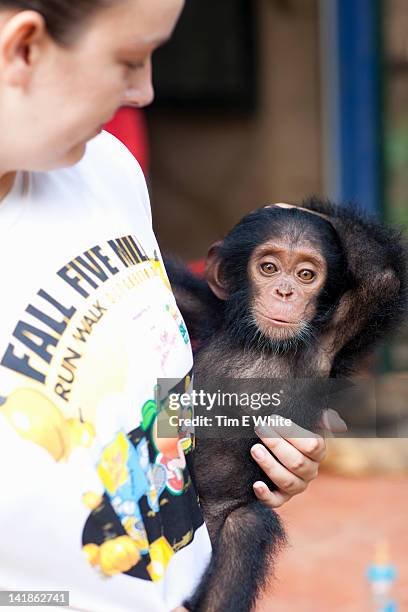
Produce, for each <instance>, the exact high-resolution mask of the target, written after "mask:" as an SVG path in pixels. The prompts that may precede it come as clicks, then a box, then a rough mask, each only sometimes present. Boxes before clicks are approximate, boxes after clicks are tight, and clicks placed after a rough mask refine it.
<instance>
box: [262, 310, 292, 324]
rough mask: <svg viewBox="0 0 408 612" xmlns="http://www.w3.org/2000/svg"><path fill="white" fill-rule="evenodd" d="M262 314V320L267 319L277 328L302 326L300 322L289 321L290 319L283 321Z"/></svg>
mask: <svg viewBox="0 0 408 612" xmlns="http://www.w3.org/2000/svg"><path fill="white" fill-rule="evenodd" d="M260 314H261V318H262V319H265V320H266V321H267V322H268V323H269V324H271V323H272V325H274V326H276V327H296V326H298V325H299V324H300V321H289V320H288V319H282V318H280V317H279V318H277V317H270V316H269V315H265V314H263V313H260Z"/></svg>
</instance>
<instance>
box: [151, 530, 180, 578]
mask: <svg viewBox="0 0 408 612" xmlns="http://www.w3.org/2000/svg"><path fill="white" fill-rule="evenodd" d="M149 552H150V559H151V562H150V564H149V565H148V566H147V571H148V572H149V574H150V577H151V579H152V580H153V582H157V581H158V580H161V579H162V578H163V576H164V572H165V570H166V567H167V565H168V564H169V561H170V559H171V558H172V556H173V555H174V552H173V549H172V547H171V546H170V544H169V543H168V541H167V540H166V538H165V537H164V536H162V537H161V538H158V539H157V540H155V541H154V542H152V544H151V545H150V551H149Z"/></svg>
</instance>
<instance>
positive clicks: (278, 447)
mask: <svg viewBox="0 0 408 612" xmlns="http://www.w3.org/2000/svg"><path fill="white" fill-rule="evenodd" d="M320 428H321V430H322V431H328V432H332V433H341V432H345V431H347V425H346V424H345V422H344V421H343V419H341V418H340V416H339V415H338V413H337V412H336V411H335V410H331V409H330V410H327V411H326V412H325V413H324V414H323V416H322V419H321V422H320ZM255 433H256V434H257V436H259V438H260V439H261V440H262V442H263V445H262V444H255V445H254V446H253V447H252V449H251V454H252V457H253V458H254V459H255V461H256V462H257V463H258V465H259V466H260V467H261V468H262V470H263V471H264V472H265V474H266V475H267V476H268V478H270V480H272V481H273V482H274V483H275V484H276V486H277V487H278V489H277V490H276V491H270V490H269V488H268V487H267V485H266V484H265V483H264V482H261V481H258V482H256V483H254V492H255V495H256V496H257V498H258V499H259V500H260V501H262V502H263V503H264V504H265V505H266V506H268V507H270V508H279V507H280V506H282V505H283V504H284V503H285V502H287V501H288V500H289V499H290V498H291V497H293V496H294V495H297V494H298V493H302V492H303V491H304V490H305V489H306V488H307V486H308V484H309V482H310V481H312V480H314V478H316V476H317V473H318V470H319V464H320V462H321V461H323V459H324V457H325V455H326V443H325V441H324V438H322V437H321V436H319V435H318V434H315V433H312V432H309V431H307V430H305V429H303V428H302V427H299V426H298V425H295V424H293V425H292V426H291V428H290V432H289V433H288V431H287V428H286V431H284V428H280V427H277V428H276V429H272V427H266V428H262V430H261V429H259V430H258V431H256V430H255ZM265 446H266V447H267V448H268V449H269V450H270V452H268V451H267V449H266V448H265Z"/></svg>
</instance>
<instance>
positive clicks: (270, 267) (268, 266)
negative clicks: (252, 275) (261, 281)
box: [261, 261, 278, 274]
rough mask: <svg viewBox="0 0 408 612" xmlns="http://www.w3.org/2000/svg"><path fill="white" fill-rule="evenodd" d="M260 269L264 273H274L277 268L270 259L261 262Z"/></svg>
mask: <svg viewBox="0 0 408 612" xmlns="http://www.w3.org/2000/svg"><path fill="white" fill-rule="evenodd" d="M261 270H262V272H263V273H264V274H275V272H277V271H278V268H277V267H276V266H275V264H274V263H272V262H271V261H265V263H262V264H261Z"/></svg>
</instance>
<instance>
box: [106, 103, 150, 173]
mask: <svg viewBox="0 0 408 612" xmlns="http://www.w3.org/2000/svg"><path fill="white" fill-rule="evenodd" d="M104 129H105V130H106V131H107V132H110V134H113V135H114V136H116V138H118V139H119V140H120V141H121V142H123V144H124V145H126V146H127V148H128V149H129V151H130V152H131V153H132V154H133V155H134V156H135V157H136V159H137V161H138V162H139V164H140V166H141V168H142V170H143V172H144V174H145V176H147V175H148V172H149V139H148V133H147V125H146V119H145V116H144V114H143V111H141V110H140V109H138V108H132V107H130V106H123V107H122V108H120V109H119V110H118V111H117V113H116V115H115V116H114V118H113V119H112V120H111V121H109V123H107V124H106V125H105V127H104Z"/></svg>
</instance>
